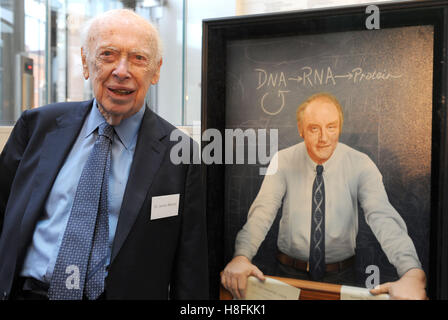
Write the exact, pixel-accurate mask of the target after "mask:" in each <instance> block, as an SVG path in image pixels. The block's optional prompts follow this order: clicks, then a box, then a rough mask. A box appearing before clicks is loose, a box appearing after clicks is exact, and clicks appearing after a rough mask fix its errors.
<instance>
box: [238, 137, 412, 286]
mask: <svg viewBox="0 0 448 320" xmlns="http://www.w3.org/2000/svg"><path fill="white" fill-rule="evenodd" d="M274 157H275V158H273V160H271V164H270V166H272V165H273V164H274V163H275V162H277V165H278V169H277V171H276V173H275V174H273V175H266V176H265V178H264V180H263V183H262V186H261V188H260V191H259V193H258V195H257V197H256V199H255V200H254V202H253V203H252V205H251V207H250V209H249V213H248V219H247V223H246V224H245V225H244V227H243V228H242V229H241V230H240V232H239V233H238V235H237V238H236V242H235V254H234V256H240V255H243V256H246V257H247V258H249V259H250V260H251V259H252V258H253V257H254V256H255V254H256V253H257V250H258V248H259V246H260V244H261V242H263V240H264V239H265V236H266V234H267V232H268V231H269V229H270V227H271V225H272V223H273V221H274V219H275V216H276V214H277V211H278V209H279V208H280V207H281V206H282V205H283V208H282V217H281V220H280V227H279V232H278V243H277V244H278V248H279V250H280V251H282V252H283V253H285V254H287V255H289V256H291V257H295V258H297V259H300V260H303V261H308V260H309V251H310V249H309V248H310V225H311V199H312V194H311V193H312V186H313V181H314V179H315V176H316V163H314V162H313V161H312V160H311V159H310V157H309V155H308V152H307V149H306V146H305V143H303V142H302V143H299V144H296V145H294V146H292V147H289V148H287V149H284V150H281V151H279V152H278V153H277V154H276V155H275V156H274ZM323 167H324V171H323V177H324V182H325V211H326V212H325V252H326V254H325V258H326V263H334V262H339V261H342V260H344V259H347V258H349V257H351V256H353V255H354V254H355V247H356V235H357V233H358V201H359V203H360V205H361V207H362V208H363V211H364V214H365V218H366V221H367V223H368V224H369V226H370V227H371V228H372V231H373V233H374V234H375V236H376V238H377V239H378V241H379V243H380V244H381V247H382V248H383V250H384V252H385V253H386V255H387V257H388V259H389V261H390V262H391V263H392V264H393V265H394V266H395V267H396V268H397V272H398V275H399V276H400V277H401V276H402V275H403V274H404V273H405V272H406V271H408V270H410V269H411V268H421V264H420V261H419V259H418V256H417V253H416V251H415V247H414V244H413V243H412V240H411V239H410V237H409V236H408V234H407V229H406V224H405V222H404V221H403V219H402V218H401V217H400V215H399V214H398V212H397V211H396V210H395V209H394V208H393V206H392V205H391V204H390V202H389V200H388V198H387V194H386V191H385V189H384V185H383V182H382V176H381V173H380V172H379V170H378V168H377V167H376V165H375V164H374V163H373V161H372V160H371V159H370V158H369V157H368V156H367V155H366V154H364V153H362V152H359V151H357V150H355V149H353V148H350V147H348V146H347V145H345V144H343V143H338V145H337V147H336V149H335V151H334V153H333V155H332V156H331V158H330V159H329V160H328V161H326V162H325V163H323ZM270 171H271V170H270V168H268V172H270ZM271 172H272V171H271Z"/></svg>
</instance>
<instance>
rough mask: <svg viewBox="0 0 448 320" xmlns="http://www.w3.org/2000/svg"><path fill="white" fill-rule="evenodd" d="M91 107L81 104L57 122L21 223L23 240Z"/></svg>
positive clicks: (48, 136) (32, 225)
mask: <svg viewBox="0 0 448 320" xmlns="http://www.w3.org/2000/svg"><path fill="white" fill-rule="evenodd" d="M91 105H92V101H88V102H85V103H83V104H81V105H80V107H79V108H73V109H72V110H70V111H69V112H67V113H65V114H63V115H61V116H60V117H58V118H57V119H56V127H55V129H54V130H53V131H51V132H50V133H48V134H47V135H46V137H45V140H44V142H43V145H42V147H41V156H40V159H39V163H38V166H37V168H36V174H35V176H34V181H35V183H34V190H33V193H32V195H31V198H30V201H29V203H28V205H27V208H26V210H25V214H24V216H23V220H22V224H21V232H22V239H26V237H25V236H26V235H27V234H29V231H30V230H32V229H33V228H34V225H35V222H36V221H37V219H38V217H39V216H40V213H41V211H42V207H43V205H44V202H45V199H46V198H47V196H48V193H49V192H50V190H51V187H52V185H53V182H54V180H55V178H56V176H57V174H58V172H59V170H60V168H61V166H62V164H63V162H64V159H65V158H66V157H67V155H68V153H69V152H70V150H71V147H72V146H73V143H74V142H75V140H76V137H77V136H78V133H79V131H80V129H81V127H82V125H83V123H84V119H85V116H86V115H87V112H88V111H89V110H90V107H91Z"/></svg>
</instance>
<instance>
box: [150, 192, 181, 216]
mask: <svg viewBox="0 0 448 320" xmlns="http://www.w3.org/2000/svg"><path fill="white" fill-rule="evenodd" d="M179 197H180V195H179V193H178V194H169V195H166V196H159V197H152V201H151V220H155V219H161V218H167V217H173V216H177V215H178V214H179Z"/></svg>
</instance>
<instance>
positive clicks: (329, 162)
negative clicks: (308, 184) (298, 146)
mask: <svg viewBox="0 0 448 320" xmlns="http://www.w3.org/2000/svg"><path fill="white" fill-rule="evenodd" d="M304 144H305V142H304ZM339 145H340V142H338V144H337V145H336V148H335V149H334V151H333V154H332V155H331V157H330V159H328V160H327V161H325V162H324V163H322V166H323V167H324V173H325V171H326V170H329V169H330V168H331V167H332V164H333V163H334V162H336V161H337V160H336V158H337V157H338V154H339V149H340V148H339ZM305 158H306V160H305V161H306V163H307V165H308V166H309V167H310V168H312V170H313V171H314V172H316V167H317V163H316V162H314V161H313V160H312V159H311V158H310V155H309V154H308V150H307V149H306V145H305Z"/></svg>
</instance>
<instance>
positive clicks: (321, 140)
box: [299, 98, 340, 164]
mask: <svg viewBox="0 0 448 320" xmlns="http://www.w3.org/2000/svg"><path fill="white" fill-rule="evenodd" d="M339 122H340V118H339V113H338V110H337V108H336V106H335V105H334V104H333V103H332V102H330V101H329V100H326V99H319V98H318V99H316V100H313V101H312V102H310V103H309V104H308V106H307V107H306V109H305V111H304V113H303V120H302V126H300V125H299V132H300V135H301V137H302V138H303V139H304V140H305V145H306V148H307V150H308V154H309V156H310V158H311V159H312V160H313V161H314V162H316V163H317V164H322V163H324V162H325V161H327V160H328V159H330V157H331V155H332V154H333V152H334V149H336V146H337V144H338V140H339V134H340V128H339ZM300 127H301V128H300Z"/></svg>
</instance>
